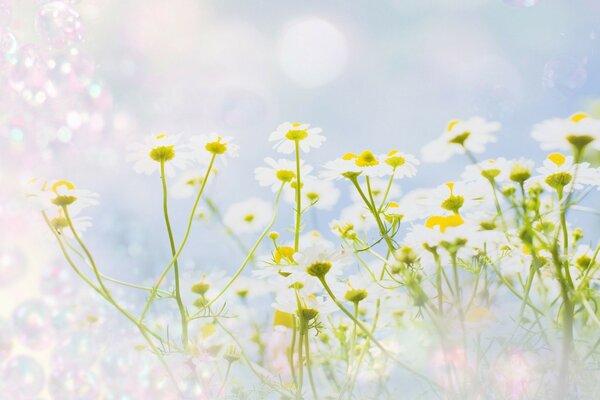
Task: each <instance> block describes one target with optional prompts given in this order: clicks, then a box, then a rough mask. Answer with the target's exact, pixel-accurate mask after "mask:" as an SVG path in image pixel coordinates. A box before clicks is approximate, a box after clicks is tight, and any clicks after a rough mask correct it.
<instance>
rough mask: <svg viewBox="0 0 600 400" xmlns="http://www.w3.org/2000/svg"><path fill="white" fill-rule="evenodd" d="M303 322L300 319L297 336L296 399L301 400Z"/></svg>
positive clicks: (302, 381)
mask: <svg viewBox="0 0 600 400" xmlns="http://www.w3.org/2000/svg"><path fill="white" fill-rule="evenodd" d="M304 330H305V327H304V321H302V319H300V334H299V335H298V388H297V389H298V398H300V399H301V398H302V385H303V383H304V353H303V349H304V335H305V334H306V333H305V332H304Z"/></svg>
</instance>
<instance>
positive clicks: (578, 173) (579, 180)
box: [529, 153, 600, 191]
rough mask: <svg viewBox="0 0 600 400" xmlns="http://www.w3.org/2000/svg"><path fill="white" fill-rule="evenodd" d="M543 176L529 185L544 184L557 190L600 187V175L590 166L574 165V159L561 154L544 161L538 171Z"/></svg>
mask: <svg viewBox="0 0 600 400" xmlns="http://www.w3.org/2000/svg"><path fill="white" fill-rule="evenodd" d="M537 172H538V173H540V174H541V176H537V177H533V178H532V179H531V181H530V182H529V184H533V183H535V182H539V181H541V182H543V183H545V184H546V185H548V186H550V187H551V188H553V189H556V190H561V191H562V190H567V191H569V190H571V188H574V189H581V188H583V187H584V186H588V185H594V186H599V185H600V174H599V173H598V169H597V168H590V164H589V163H587V162H584V163H578V164H574V163H573V157H571V156H565V155H563V154H561V153H552V154H550V155H548V157H547V158H546V159H545V160H544V163H543V166H542V167H540V168H538V169H537Z"/></svg>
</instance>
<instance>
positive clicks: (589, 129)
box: [531, 112, 600, 150]
mask: <svg viewBox="0 0 600 400" xmlns="http://www.w3.org/2000/svg"><path fill="white" fill-rule="evenodd" d="M531 136H532V137H533V138H534V139H535V140H537V141H538V142H540V147H541V148H542V149H543V150H570V149H571V148H573V147H575V148H579V149H580V150H581V149H583V148H584V147H585V146H587V145H588V144H590V145H591V146H593V147H594V148H596V149H598V150H600V120H598V119H595V118H592V117H590V116H589V115H587V114H585V113H581V112H580V113H576V114H573V115H572V116H571V117H569V118H566V119H562V118H554V119H550V120H546V121H543V122H540V123H539V124H536V125H535V126H534V127H533V131H532V132H531Z"/></svg>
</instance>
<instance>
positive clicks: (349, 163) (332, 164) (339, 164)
mask: <svg viewBox="0 0 600 400" xmlns="http://www.w3.org/2000/svg"><path fill="white" fill-rule="evenodd" d="M382 158H383V156H381V157H378V156H376V155H375V154H373V152H371V151H370V150H365V151H363V152H362V153H360V154H356V153H346V154H344V155H343V156H342V158H337V159H335V160H332V161H328V162H326V163H325V165H324V168H325V169H324V170H323V171H321V173H320V176H321V178H323V179H341V178H347V179H355V178H356V177H358V176H359V175H362V176H368V177H382V176H388V175H390V174H391V171H392V170H391V168H390V166H389V165H387V164H385V163H384V162H383V159H382Z"/></svg>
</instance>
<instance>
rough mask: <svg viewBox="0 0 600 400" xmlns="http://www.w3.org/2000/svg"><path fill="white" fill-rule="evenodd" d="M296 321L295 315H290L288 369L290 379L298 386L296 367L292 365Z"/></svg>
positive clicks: (296, 330)
mask: <svg viewBox="0 0 600 400" xmlns="http://www.w3.org/2000/svg"><path fill="white" fill-rule="evenodd" d="M296 325H297V323H296V317H294V316H293V315H292V343H291V344H290V351H289V355H288V358H289V362H290V371H291V372H292V379H293V380H294V385H296V388H298V378H297V377H296V367H295V365H294V352H295V349H296V335H297V334H298V328H297V326H296Z"/></svg>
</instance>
